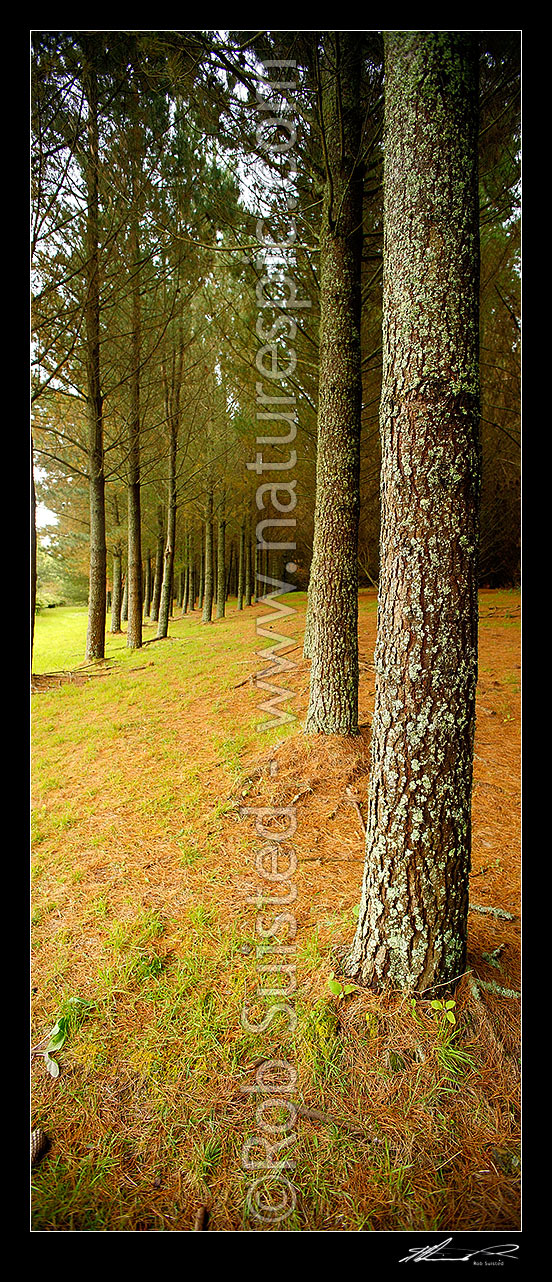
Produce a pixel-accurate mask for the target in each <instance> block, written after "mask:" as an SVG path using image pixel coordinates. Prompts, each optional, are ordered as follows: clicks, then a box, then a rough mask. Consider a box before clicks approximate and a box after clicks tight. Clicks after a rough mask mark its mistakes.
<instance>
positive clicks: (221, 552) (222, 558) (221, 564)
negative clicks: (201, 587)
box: [217, 498, 226, 619]
mask: <svg viewBox="0 0 552 1282" xmlns="http://www.w3.org/2000/svg"><path fill="white" fill-rule="evenodd" d="M225 611H226V517H225V514H224V498H223V499H222V508H221V513H220V516H219V520H218V553H217V619H223V618H224V615H225Z"/></svg>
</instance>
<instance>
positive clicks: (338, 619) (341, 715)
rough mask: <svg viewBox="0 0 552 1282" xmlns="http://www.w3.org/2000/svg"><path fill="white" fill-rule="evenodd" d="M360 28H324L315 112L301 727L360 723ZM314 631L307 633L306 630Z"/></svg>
mask: <svg viewBox="0 0 552 1282" xmlns="http://www.w3.org/2000/svg"><path fill="white" fill-rule="evenodd" d="M360 73H361V59H360V35H359V33H356V32H333V31H330V32H326V33H325V36H324V51H323V58H322V63H321V68H320V101H319V115H320V121H321V129H322V141H323V154H324V157H325V165H326V182H325V188H324V201H323V210H322V229H321V235H320V357H319V360H320V365H319V391H318V446H317V465H316V508H315V528H314V543H313V563H312V568H311V581H310V584H309V597H308V611H309V616H310V617H309V621H308V625H307V631H308V632H310V640H309V643H308V654H309V657H310V658H311V660H312V662H311V681H310V701H309V708H308V712H307V719H306V724H305V729H306V730H307V731H309V732H322V733H325V734H355V733H357V730H358V636H357V624H358V604H357V594H358V570H357V552H358V521H359V511H360V492H359V485H360V479H359V474H360V455H359V451H360V412H361V403H362V382H361V363H360V267H361V244H362V178H361V170H360V164H359V157H360V147H361V128H362V125H361V113H360ZM311 629H312V631H310V630H311Z"/></svg>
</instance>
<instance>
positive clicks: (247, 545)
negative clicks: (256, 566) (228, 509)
mask: <svg viewBox="0 0 552 1282" xmlns="http://www.w3.org/2000/svg"><path fill="white" fill-rule="evenodd" d="M244 593H245V604H246V606H249V605H251V597H252V593H253V586H252V583H251V526H250V524H249V523H248V526H247V533H246V541H245V588H244Z"/></svg>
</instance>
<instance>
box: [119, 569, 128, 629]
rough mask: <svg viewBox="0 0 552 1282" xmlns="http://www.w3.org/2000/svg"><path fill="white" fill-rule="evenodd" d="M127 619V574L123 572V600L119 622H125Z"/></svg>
mask: <svg viewBox="0 0 552 1282" xmlns="http://www.w3.org/2000/svg"><path fill="white" fill-rule="evenodd" d="M127 619H128V574H125V577H124V582H123V601H122V605H121V623H126V622H127Z"/></svg>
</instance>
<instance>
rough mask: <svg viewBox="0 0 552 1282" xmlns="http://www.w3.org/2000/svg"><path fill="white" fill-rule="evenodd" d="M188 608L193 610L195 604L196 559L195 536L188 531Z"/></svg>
mask: <svg viewBox="0 0 552 1282" xmlns="http://www.w3.org/2000/svg"><path fill="white" fill-rule="evenodd" d="M187 541H188V609H189V610H190V611H191V612H193V610H194V606H195V561H194V556H195V553H194V536H193V533H192V530H189V531H188V540H187Z"/></svg>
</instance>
